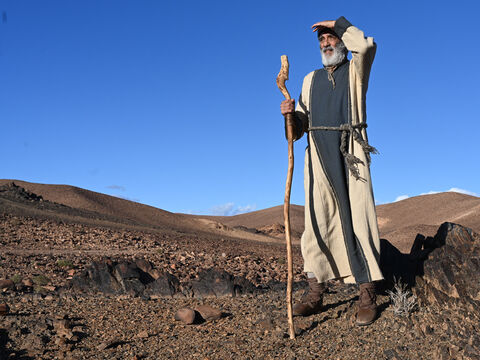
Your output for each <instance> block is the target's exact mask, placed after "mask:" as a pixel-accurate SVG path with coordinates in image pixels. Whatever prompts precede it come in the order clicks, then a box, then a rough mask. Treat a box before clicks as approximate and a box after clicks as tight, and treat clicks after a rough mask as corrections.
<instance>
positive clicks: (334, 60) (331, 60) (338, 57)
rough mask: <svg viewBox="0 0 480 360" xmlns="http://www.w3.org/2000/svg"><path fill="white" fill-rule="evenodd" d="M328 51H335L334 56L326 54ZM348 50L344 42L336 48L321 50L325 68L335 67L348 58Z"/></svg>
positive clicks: (329, 47)
mask: <svg viewBox="0 0 480 360" xmlns="http://www.w3.org/2000/svg"><path fill="white" fill-rule="evenodd" d="M327 49H333V54H331V55H327V54H325V50H327ZM346 50H347V49H346V48H345V45H344V44H343V42H339V43H338V44H337V46H336V47H333V46H328V47H326V48H323V49H321V50H320V53H321V54H322V63H323V66H335V65H338V64H340V63H341V62H342V61H343V60H344V59H345V57H346V56H347V51H346Z"/></svg>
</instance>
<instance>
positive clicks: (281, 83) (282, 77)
mask: <svg viewBox="0 0 480 360" xmlns="http://www.w3.org/2000/svg"><path fill="white" fill-rule="evenodd" d="M280 59H281V61H282V67H281V68H280V72H279V73H278V76H277V86H278V88H279V89H280V91H281V92H282V94H283V96H285V99H287V100H290V99H291V96H290V94H289V93H288V90H287V87H286V86H285V81H286V80H288V67H289V64H288V57H287V55H282V56H281V57H280Z"/></svg>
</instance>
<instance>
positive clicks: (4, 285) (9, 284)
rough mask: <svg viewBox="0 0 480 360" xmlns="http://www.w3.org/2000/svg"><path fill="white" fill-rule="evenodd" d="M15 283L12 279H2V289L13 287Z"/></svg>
mask: <svg viewBox="0 0 480 360" xmlns="http://www.w3.org/2000/svg"><path fill="white" fill-rule="evenodd" d="M14 287H15V283H14V282H13V281H12V280H0V289H13V288H14Z"/></svg>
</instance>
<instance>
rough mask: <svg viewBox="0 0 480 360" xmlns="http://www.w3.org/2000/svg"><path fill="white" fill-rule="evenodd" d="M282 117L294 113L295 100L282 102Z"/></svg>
mask: <svg viewBox="0 0 480 360" xmlns="http://www.w3.org/2000/svg"><path fill="white" fill-rule="evenodd" d="M280 111H281V112H282V115H286V114H292V113H293V112H294V111H295V99H290V100H283V101H282V103H281V104H280Z"/></svg>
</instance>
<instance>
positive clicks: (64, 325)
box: [53, 319, 74, 340]
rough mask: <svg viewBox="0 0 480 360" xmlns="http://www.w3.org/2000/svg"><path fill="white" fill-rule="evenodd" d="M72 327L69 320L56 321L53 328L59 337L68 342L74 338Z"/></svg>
mask: <svg viewBox="0 0 480 360" xmlns="http://www.w3.org/2000/svg"><path fill="white" fill-rule="evenodd" d="M71 327H72V325H71V323H70V321H69V320H68V319H56V320H54V321H53V328H54V330H55V331H56V332H57V336H59V337H63V338H65V339H67V340H71V339H72V338H73V336H74V335H73V331H72V330H71Z"/></svg>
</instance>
